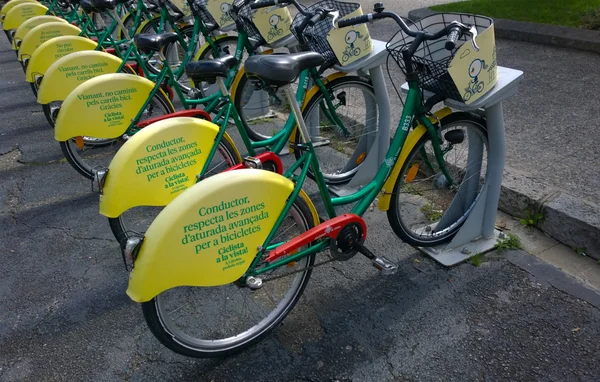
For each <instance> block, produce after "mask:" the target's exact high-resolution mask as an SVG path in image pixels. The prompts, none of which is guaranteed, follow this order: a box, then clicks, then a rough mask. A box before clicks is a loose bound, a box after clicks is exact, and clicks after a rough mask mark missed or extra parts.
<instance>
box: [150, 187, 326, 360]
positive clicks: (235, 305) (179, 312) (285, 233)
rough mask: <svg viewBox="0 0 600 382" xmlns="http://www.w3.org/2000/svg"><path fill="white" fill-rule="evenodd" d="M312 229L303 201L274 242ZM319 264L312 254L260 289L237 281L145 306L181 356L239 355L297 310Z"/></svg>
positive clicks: (187, 290)
mask: <svg viewBox="0 0 600 382" xmlns="http://www.w3.org/2000/svg"><path fill="white" fill-rule="evenodd" d="M313 226H314V221H313V218H312V215H311V214H310V210H309V208H308V205H307V203H306V202H305V201H304V200H303V199H302V198H300V197H299V198H297V199H296V200H295V201H294V204H293V205H292V208H291V209H290V211H289V213H288V215H287V216H286V217H285V220H284V222H283V223H282V225H281V226H280V228H279V230H278V231H277V234H276V235H275V237H274V239H273V242H274V243H278V242H282V241H287V240H289V239H291V238H294V237H296V236H297V235H299V234H300V233H302V232H304V231H306V230H308V229H310V228H312V227H313ZM314 260H315V255H314V254H313V255H310V256H307V257H305V258H303V259H301V260H299V261H297V262H295V263H290V264H291V265H288V266H282V267H278V268H276V269H274V270H272V271H271V272H267V273H264V274H262V275H261V278H262V277H264V279H263V286H262V287H261V288H260V289H258V290H251V289H249V288H247V287H245V286H242V285H240V284H239V283H238V282H233V283H231V284H228V285H223V286H219V287H210V288H209V287H177V288H172V289H170V290H168V291H165V292H163V293H161V294H159V295H158V296H156V297H155V298H154V299H152V300H150V301H149V302H145V303H143V304H142V311H143V313H144V318H145V319H146V323H147V324H148V327H149V328H150V330H151V331H152V333H153V334H154V336H155V337H156V338H157V339H158V340H159V341H160V342H161V343H162V344H163V345H165V346H166V347H168V348H169V349H171V350H173V351H174V352H177V353H179V354H183V355H186V356H190V357H198V358H207V357H221V356H225V355H229V354H233V353H236V352H238V351H240V350H242V349H244V348H245V347H247V346H249V345H252V344H253V343H255V342H256V341H258V340H259V339H260V338H262V337H263V336H264V335H266V334H267V333H268V332H269V331H271V330H273V329H274V328H276V327H277V325H278V324H279V323H280V322H281V321H282V320H283V319H284V318H285V317H286V315H287V314H288V313H289V312H290V311H291V310H292V308H293V307H294V305H295V304H296V303H297V302H298V300H299V299H300V296H301V295H302V292H303V291H304V288H305V287H306V284H307V283H308V280H309V278H310V274H311V268H310V267H311V266H312V265H313V264H314ZM292 272H295V273H292ZM275 277H279V278H277V279H274V278H275ZM269 279H271V280H270V281H269Z"/></svg>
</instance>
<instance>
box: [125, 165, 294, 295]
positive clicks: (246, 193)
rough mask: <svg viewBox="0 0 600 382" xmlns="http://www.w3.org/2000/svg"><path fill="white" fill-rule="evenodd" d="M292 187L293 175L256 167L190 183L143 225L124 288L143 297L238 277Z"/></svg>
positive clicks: (226, 282) (277, 214)
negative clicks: (151, 219) (138, 248)
mask: <svg viewBox="0 0 600 382" xmlns="http://www.w3.org/2000/svg"><path fill="white" fill-rule="evenodd" d="M293 189H294V184H293V183H292V181H291V180H289V179H287V178H285V177H283V176H281V175H279V174H276V173H273V172H270V171H263V170H254V169H243V170H237V171H234V172H226V173H221V174H217V175H215V176H211V177H210V178H207V179H205V180H203V181H202V182H200V183H197V184H196V185H194V186H192V187H190V188H189V189H187V190H186V191H185V192H183V193H182V194H181V195H179V196H178V197H177V198H175V199H174V200H173V201H172V202H171V203H169V204H168V205H167V206H166V207H165V208H164V209H163V210H162V211H161V213H160V214H159V215H158V216H157V217H156V219H155V220H154V222H152V224H151V225H150V228H148V231H146V235H145V238H144V242H143V243H142V245H141V248H140V251H139V252H138V255H137V258H136V260H135V264H134V268H133V271H132V272H131V275H130V279H129V287H128V288H127V294H128V295H129V297H130V298H131V299H132V300H133V301H136V302H145V301H148V300H150V299H152V298H153V297H155V296H156V295H158V294H159V293H162V292H164V291H165V290H167V289H170V288H174V287H178V286H218V285H225V284H229V283H231V282H233V281H235V280H237V279H239V278H240V277H241V276H242V275H243V274H244V272H246V270H247V269H248V267H249V266H250V263H251V262H252V260H253V259H254V257H255V256H256V253H257V248H258V247H259V246H262V245H263V244H264V241H265V240H266V238H267V236H268V234H269V232H270V231H271V229H272V228H273V226H274V225H275V222H276V221H277V218H278V217H279V215H280V214H281V212H282V211H283V208H284V206H285V202H286V200H287V198H288V197H289V196H290V194H291V193H292V190H293Z"/></svg>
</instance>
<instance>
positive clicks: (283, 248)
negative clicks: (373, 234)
mask: <svg viewBox="0 0 600 382" xmlns="http://www.w3.org/2000/svg"><path fill="white" fill-rule="evenodd" d="M352 224H359V225H360V226H361V228H362V237H361V238H360V241H363V242H364V241H365V239H366V238H367V225H366V224H365V221H364V220H363V218H361V217H360V216H358V215H355V214H344V215H340V216H337V217H335V218H333V219H329V220H327V221H325V222H323V223H321V224H319V225H318V226H316V227H314V228H311V229H309V230H308V231H306V232H304V233H302V234H301V235H299V236H297V237H295V238H294V239H292V240H290V241H288V242H287V243H285V244H282V245H280V246H279V247H277V248H275V249H274V250H273V251H271V253H269V256H268V257H267V259H266V261H267V262H273V261H275V260H277V259H278V258H280V257H282V256H285V255H289V254H293V253H296V252H298V250H299V249H300V248H301V247H304V246H305V245H308V244H310V243H312V242H315V241H317V240H320V239H323V238H330V239H336V238H337V237H338V235H339V233H340V232H341V231H342V230H343V229H344V227H347V226H349V225H352Z"/></svg>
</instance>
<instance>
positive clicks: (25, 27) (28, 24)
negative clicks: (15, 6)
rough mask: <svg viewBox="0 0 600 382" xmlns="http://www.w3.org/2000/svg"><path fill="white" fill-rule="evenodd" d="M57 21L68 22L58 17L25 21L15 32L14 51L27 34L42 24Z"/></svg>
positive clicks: (39, 17)
mask: <svg viewBox="0 0 600 382" xmlns="http://www.w3.org/2000/svg"><path fill="white" fill-rule="evenodd" d="M13 1H14V0H13ZM57 21H58V22H63V23H66V22H67V20H64V19H61V18H60V17H56V16H35V17H32V18H30V19H29V20H27V21H25V22H24V23H23V24H21V25H20V26H19V27H18V28H17V30H16V31H15V35H14V36H13V40H12V48H13V50H17V49H18V48H19V43H20V42H21V41H22V40H23V37H25V35H26V34H27V33H29V31H30V30H32V29H33V28H35V27H37V26H38V25H41V24H45V23H51V22H57Z"/></svg>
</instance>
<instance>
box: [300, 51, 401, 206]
mask: <svg viewBox="0 0 600 382" xmlns="http://www.w3.org/2000/svg"><path fill="white" fill-rule="evenodd" d="M371 41H372V43H373V51H372V52H371V53H369V54H368V55H367V56H365V57H363V58H361V59H358V60H357V61H355V62H353V63H351V64H349V65H346V66H341V65H335V66H334V67H333V68H334V69H335V70H337V71H339V72H343V73H352V72H357V73H358V74H359V75H360V76H365V77H366V76H367V73H368V76H369V78H370V79H371V83H372V84H373V88H374V90H375V99H374V100H371V99H368V98H367V97H365V100H366V102H367V105H366V110H368V114H367V116H366V122H365V133H364V134H363V135H362V136H361V137H360V140H359V142H358V145H357V146H356V147H357V149H356V150H355V152H354V154H353V156H352V157H351V158H350V160H349V161H348V165H347V166H352V163H356V161H357V160H358V159H359V158H358V156H359V155H360V153H362V152H368V154H367V156H366V158H365V159H364V161H363V162H362V163H361V164H360V167H359V168H358V170H357V171H356V174H354V176H353V177H352V179H351V180H350V182H348V183H347V184H345V185H344V186H341V187H340V186H330V187H329V191H330V192H331V193H332V194H334V195H337V196H345V195H350V194H353V193H355V192H356V191H358V190H359V189H360V188H361V187H362V186H364V185H365V184H367V183H369V182H370V181H371V180H372V179H373V176H374V175H375V174H376V173H377V170H378V169H379V165H380V164H381V163H383V161H384V160H385V154H386V152H387V150H388V148H389V147H390V126H391V112H390V98H389V96H388V92H387V88H386V85H385V78H384V75H383V70H382V68H383V65H385V64H386V61H387V57H388V52H387V49H386V44H387V43H386V42H385V41H379V40H371ZM307 125H308V126H307V127H308V130H309V133H310V135H311V136H314V135H317V134H318V126H319V121H318V120H309V121H307ZM315 130H316V132H315ZM324 144H327V142H325V143H324ZM324 144H319V142H317V143H316V144H315V147H318V146H319V145H324ZM345 170H346V169H343V170H342V172H343V171H345Z"/></svg>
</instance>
